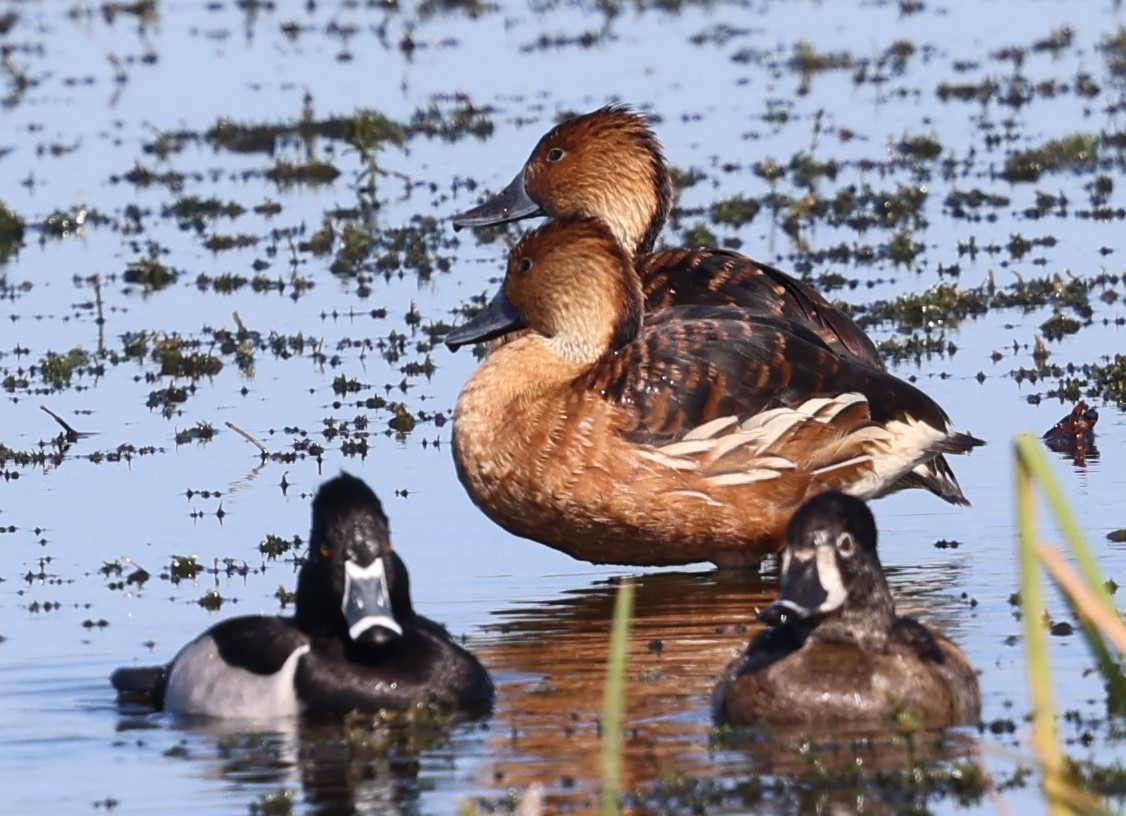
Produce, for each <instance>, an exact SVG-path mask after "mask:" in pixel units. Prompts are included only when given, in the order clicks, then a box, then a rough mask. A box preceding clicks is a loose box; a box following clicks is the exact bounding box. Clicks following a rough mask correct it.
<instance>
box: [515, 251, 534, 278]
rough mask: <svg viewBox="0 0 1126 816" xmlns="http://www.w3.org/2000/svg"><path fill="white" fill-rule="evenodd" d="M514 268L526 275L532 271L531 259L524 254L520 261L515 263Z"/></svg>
mask: <svg viewBox="0 0 1126 816" xmlns="http://www.w3.org/2000/svg"><path fill="white" fill-rule="evenodd" d="M516 268H517V269H519V270H520V272H521V273H523V274H525V275H527V274H528V273H529V272H531V271H532V259H531V258H529V257H528V256H527V255H525V256H524V257H523V258H521V259H520V263H518V264H517V265H516Z"/></svg>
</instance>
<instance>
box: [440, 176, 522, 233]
mask: <svg viewBox="0 0 1126 816" xmlns="http://www.w3.org/2000/svg"><path fill="white" fill-rule="evenodd" d="M543 214H544V211H543V208H542V207H540V205H539V204H537V203H536V202H534V201H532V199H531V198H530V197H529V196H528V191H527V190H526V189H524V171H523V170H521V171H520V172H519V173H517V174H516V178H514V179H513V180H512V181H511V182H510V183H509V185H508V186H507V187H505V188H504V189H503V190H501V191H500V192H499V193H497V194H496V195H495V196H493V197H492V198H490V199H489V200H488V201H486V202H484V203H483V204H478V205H477V206H476V207H474V208H473V209H472V210H466V211H465V212H463V213H461V214H460V215H455V216H454V218H453V223H454V229H455V230H459V229H461V228H462V227H488V226H491V225H493V224H507V223H509V222H510V221H519V220H520V219H521V218H528V217H530V216H533V215H543Z"/></svg>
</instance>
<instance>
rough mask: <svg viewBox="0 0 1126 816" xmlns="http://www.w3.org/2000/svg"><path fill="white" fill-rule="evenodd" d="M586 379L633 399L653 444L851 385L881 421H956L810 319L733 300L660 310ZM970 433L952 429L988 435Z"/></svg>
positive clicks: (641, 435)
mask: <svg viewBox="0 0 1126 816" xmlns="http://www.w3.org/2000/svg"><path fill="white" fill-rule="evenodd" d="M581 385H582V387H583V388H584V389H590V390H594V391H596V392H599V393H601V394H602V395H603V398H605V399H609V400H612V401H615V402H617V403H619V404H622V405H623V406H627V407H629V409H630V410H631V412H632V415H633V418H634V422H635V424H634V426H633V427H632V428H631V429H629V431H628V432H627V436H628V438H629V439H630V441H633V442H638V443H643V444H660V443H663V442H669V441H674V440H676V439H678V438H681V437H682V436H683V435H685V434H686V433H688V432H689V431H691V430H692V429H693V428H697V427H699V426H701V425H703V424H704V423H707V422H710V421H711V420H713V419H717V418H721V417H737V418H743V419H745V418H747V417H750V416H753V415H754V414H758V413H761V412H763V411H767V410H769V409H772V408H796V407H797V406H800V405H801V404H802V403H804V402H806V401H807V400H809V399H812V398H816V397H835V396H838V395H840V394H845V393H858V394H862V395H863V396H864V397H865V398H866V399H867V402H868V410H869V412H870V414H871V419H872V421H874V422H875V423H878V424H883V423H887V422H889V421H895V420H898V421H900V422H904V423H920V422H921V423H924V424H926V425H928V426H930V427H932V428H934V429H936V430H939V431H942V432H944V433H945V432H946V431H948V430H949V422H948V418H947V416H946V414H945V412H943V410H942V408H940V407H939V406H938V404H937V403H936V402H935V401H934V400H932V399H931V398H930V397H928V396H927V395H926V394H924V393H923V392H921V391H920V390H919V389H917V388H915V387H914V386H913V385H911V384H909V383H907V382H904V381H903V380H900V379H898V378H896V377H894V376H892V375H891V374H888V373H887V372H886V371H883V370H880V369H876V368H872V367H871V366H867V365H864V364H862V363H859V362H855V361H853V360H850V359H847V358H843V357H841V356H840V355H838V354H836V353H834V352H833V351H832V350H831V349H829V348H828V347H827V346H826V344H824V343H822V342H821V341H820V340H819V339H818V338H817V337H816V336H815V335H812V333H811V332H809V331H808V330H806V329H804V328H802V327H800V326H796V325H794V324H792V323H788V322H787V321H784V320H778V319H775V318H769V317H765V316H756V315H751V314H749V313H748V312H746V311H745V310H740V309H733V308H730V307H727V308H721V307H700V306H694V307H693V306H688V307H677V308H673V309H667V310H665V311H663V312H660V313H658V314H656V315H654V316H653V317H652V319H650V320H649V321H648V323H647V325H646V327H645V328H644V329H643V330H642V333H641V335H640V336H639V337H638V338H637V339H636V340H635V341H634V342H633V343H631V344H629V345H627V346H625V347H623V348H621V349H618V350H617V351H616V352H614V353H613V354H611V355H608V356H607V357H606V358H605V359H604V360H603V361H602V362H601V363H600V364H599V365H597V366H595V368H594V369H592V370H591V371H590V372H589V374H587V375H586V377H585V378H584V382H583V383H582V384H581ZM962 436H965V435H955V434H951V440H950V443H949V451H948V452H959V451H963V450H967V449H969V448H970V447H973V446H974V444H977V443H978V440H974V439H973V437H966V438H965V439H961V438H960V437H962Z"/></svg>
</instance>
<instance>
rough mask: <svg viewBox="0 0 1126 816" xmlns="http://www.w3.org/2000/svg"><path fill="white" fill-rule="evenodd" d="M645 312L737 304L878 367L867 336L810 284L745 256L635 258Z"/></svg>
mask: <svg viewBox="0 0 1126 816" xmlns="http://www.w3.org/2000/svg"><path fill="white" fill-rule="evenodd" d="M635 266H636V269H637V273H638V275H639V276H640V277H641V285H642V288H643V289H644V292H645V309H646V311H648V312H654V311H659V310H662V309H667V308H669V307H671V306H677V305H688V304H698V305H710V306H739V307H741V308H745V309H748V310H749V311H751V312H754V313H755V314H760V315H768V316H773V317H780V318H784V319H786V320H789V321H791V322H793V323H796V324H799V325H802V326H805V327H808V328H809V329H811V330H812V331H814V332H816V333H817V335H818V336H819V337H820V338H821V339H822V340H823V341H824V342H825V343H826V344H828V346H829V347H830V348H832V349H833V350H834V351H836V352H837V353H838V354H843V355H844V356H847V357H851V358H853V359H856V360H859V361H861V362H864V363H867V364H868V365H870V366H873V367H875V368H880V369H882V368H883V367H884V364H883V361H882V360H881V359H880V355H879V352H877V351H876V346H875V344H873V343H872V341H871V340H870V339H869V337H868V335H866V334H865V333H864V331H863V330H862V329H861V328H860V327H859V326H857V325H856V324H855V323H854V322H852V320H851V319H850V318H849V317H848V315H846V314H845V313H844V312H842V311H841V310H840V309H838V308H837V307H835V306H833V305H832V304H831V303H829V301H827V300H826V299H825V298H824V297H822V296H821V295H820V294H819V293H818V292H817V291H816V290H814V289H813V288H812V287H811V286H809V285H807V284H805V283H803V282H802V281H800V280H797V279H796V278H793V277H791V276H790V275H787V274H786V273H785V272H783V271H781V270H780V269H775V268H774V267H772V266H769V265H767V264H764V263H759V262H758V261H754V260H752V259H750V258H748V257H746V256H745V255H740V254H738V253H736V252H728V251H726V250H720V249H673V250H663V251H661V252H652V253H650V254H648V255H643V256H641V257H639V258H638V259H637V263H636V265H635Z"/></svg>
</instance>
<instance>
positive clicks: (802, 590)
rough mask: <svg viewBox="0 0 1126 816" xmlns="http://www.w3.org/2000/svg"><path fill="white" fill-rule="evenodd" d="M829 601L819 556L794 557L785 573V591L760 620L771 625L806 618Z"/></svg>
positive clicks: (762, 614)
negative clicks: (820, 572) (800, 559)
mask: <svg viewBox="0 0 1126 816" xmlns="http://www.w3.org/2000/svg"><path fill="white" fill-rule="evenodd" d="M828 600H829V593H828V592H826V591H825V587H823V586H822V585H821V579H820V576H819V575H818V573H817V558H816V557H810V558H807V559H806V560H804V561H799V560H798V559H797V558H790V560H789V564H788V568H787V569H786V574H785V575H783V576H782V591H781V592H780V593H779V595H778V600H776V601H775V602H774V603H772V604H771V605H770V606H768V607H767V608H766V609H764V610H763V611H762V612H760V613H759V620H761V621H762V622H763V623H766V624H769V625H771V626H777V625H778V624H780V623H787V622H790V621H795V620H806V619H807V618H809V617H811V616H812V615H814V614H816V612H817V611H818V610H819V609H820V608H821V607H822V605H824V604H825V602H826V601H828Z"/></svg>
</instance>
